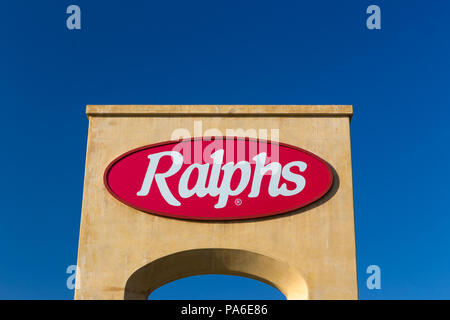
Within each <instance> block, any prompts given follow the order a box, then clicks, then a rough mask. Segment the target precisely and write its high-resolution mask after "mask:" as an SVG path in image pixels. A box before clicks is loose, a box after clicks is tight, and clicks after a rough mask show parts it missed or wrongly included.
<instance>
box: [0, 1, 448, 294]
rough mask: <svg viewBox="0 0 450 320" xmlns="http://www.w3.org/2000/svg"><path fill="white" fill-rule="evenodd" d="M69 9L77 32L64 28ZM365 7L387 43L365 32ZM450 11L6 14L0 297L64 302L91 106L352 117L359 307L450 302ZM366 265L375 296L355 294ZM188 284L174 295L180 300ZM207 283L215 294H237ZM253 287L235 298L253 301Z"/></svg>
mask: <svg viewBox="0 0 450 320" xmlns="http://www.w3.org/2000/svg"><path fill="white" fill-rule="evenodd" d="M70 4H77V5H79V6H80V7H81V12H82V21H81V24H82V29H81V30H78V31H69V30H68V29H67V28H66V21H65V20H66V17H67V15H66V13H65V12H66V8H67V6H68V5H70ZM370 4H377V5H379V6H380V7H381V15H382V30H378V31H370V30H368V29H367V28H366V26H365V19H366V17H367V15H366V13H365V11H366V8H367V6H368V5H370ZM449 11H450V2H448V1H425V0H422V1H416V0H408V1H380V0H377V1H365V0H355V1H331V0H330V1H321V0H316V1H299V0H297V1H262V0H247V1H235V0H227V1H211V0H208V1H196V0H191V1H132V0H129V1H112V0H109V1H86V0H72V1H61V0H58V1H28V2H25V1H12V0H8V1H2V6H1V10H0V33H1V50H0V70H1V72H0V93H1V95H0V99H1V111H2V119H3V121H2V125H1V126H0V133H1V141H2V157H1V158H0V161H1V168H2V174H1V177H2V183H1V184H0V194H1V202H2V206H1V218H2V222H1V223H0V252H1V255H0V298H3V299H5V298H17V299H49V298H52V299H71V298H72V297H73V291H70V290H68V289H66V278H67V275H66V273H65V270H66V267H67V266H68V265H71V264H75V263H76V256H77V244H78V233H79V223H80V212H81V201H82V188H83V174H84V161H85V149H86V137H87V129H88V127H87V126H88V121H87V118H86V116H85V113H84V112H85V105H86V104H352V105H354V109H355V115H354V118H353V121H352V125H351V130H352V132H351V134H352V152H353V154H352V155H353V173H354V187H355V192H354V196H355V215H356V235H357V259H358V276H359V293H360V298H362V299H378V298H386V299H395V298H402V299H410V298H438V299H439V298H447V299H448V298H450V290H449V288H450V254H449V252H450V250H449V248H448V246H449V242H450V241H449V240H450V234H449V232H448V230H449V226H450V216H449V214H450V210H449V208H448V198H449V197H448V192H449V184H448V182H449V181H450V173H449V170H448V167H449V160H450V159H449V155H450V153H449V149H448V145H449V142H448V140H449V138H450V134H449V125H448V118H449V116H450V111H449V105H450V95H449V89H450V59H449V57H450V37H449V31H450V27H449V24H450V18H449ZM371 264H377V265H379V266H380V267H381V270H382V289H381V290H379V291H369V290H368V289H367V288H366V286H365V281H366V277H367V275H366V273H365V270H366V268H367V266H368V265H371ZM189 281H191V280H189ZM189 281H187V284H184V285H183V284H180V285H179V286H178V287H171V288H172V289H171V290H172V291H170V288H168V289H167V290H168V292H169V295H170V293H172V294H173V296H174V297H179V296H180V294H184V296H186V295H187V296H188V292H189V283H190V282H189ZM199 281H200V282H199V285H205V281H210V280H208V278H207V280H199ZM214 281H217V282H214ZM214 281H213V282H212V283H213V284H214V283H217V284H218V285H217V286H212V289H211V290H212V291H213V292H212V293H211V295H212V296H214V297H220V296H221V294H220V290H221V285H229V286H233V285H236V286H235V288H236V287H238V285H239V284H240V283H241V282H240V281H241V279H236V280H228V281H222V282H220V281H221V280H220V279H219V280H217V279H216V280H214ZM250 282H251V281H250ZM250 282H246V285H247V286H248V288H247V289H246V290H244V291H245V292H247V295H245V296H236V298H240V297H252V294H255V297H258V296H257V294H258V292H260V290H262V289H261V288H260V286H259V285H254V284H251V283H250ZM180 283H181V282H180ZM184 283H186V281H185V282H184ZM174 285H175V284H174ZM252 288H253V289H252ZM167 290H166V291H167ZM252 290H253V291H252ZM166 293H167V292H166ZM166 296H168V295H167V294H166ZM223 296H224V297H225V296H226V295H225V294H224V295H223ZM271 296H272V297H274V298H276V297H277V296H276V294H272V295H271Z"/></svg>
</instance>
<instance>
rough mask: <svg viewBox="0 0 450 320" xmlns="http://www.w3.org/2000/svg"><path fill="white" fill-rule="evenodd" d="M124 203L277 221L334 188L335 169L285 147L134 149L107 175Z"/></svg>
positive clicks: (229, 142)
mask: <svg viewBox="0 0 450 320" xmlns="http://www.w3.org/2000/svg"><path fill="white" fill-rule="evenodd" d="M104 182H105V186H106V188H107V189H108V190H109V192H110V193H111V194H112V195H113V196H114V197H115V198H117V199H118V200H120V201H121V202H123V203H125V204H126V205H129V206H131V207H133V208H136V209H138V210H142V211H145V212H149V213H154V214H157V215H161V216H167V217H174V218H180V219H194V220H232V219H250V218H258V217H265V216H271V215H275V214H280V213H284V212H289V211H293V210H296V209H298V208H301V207H304V206H306V205H308V204H310V203H312V202H314V201H316V200H318V199H319V198H321V197H322V196H324V195H325V194H326V193H327V192H328V190H329V189H330V188H331V185H332V183H333V175H332V173H331V169H330V167H329V165H328V164H327V163H326V162H325V161H324V160H322V159H321V158H319V157H318V156H316V155H314V154H312V153H310V152H308V151H305V150H302V149H300V148H297V147H294V146H291V145H287V144H284V143H278V142H272V141H267V140H257V139H251V138H236V137H220V138H217V137H216V138H214V137H202V138H191V139H185V140H180V141H168V142H162V143H158V144H153V145H149V146H145V147H142V148H138V149H134V150H131V151H129V152H127V153H125V154H123V155H121V156H120V157H118V158H117V159H115V160H114V161H113V162H112V163H111V164H110V165H109V166H108V168H107V169H106V171H105V174H104Z"/></svg>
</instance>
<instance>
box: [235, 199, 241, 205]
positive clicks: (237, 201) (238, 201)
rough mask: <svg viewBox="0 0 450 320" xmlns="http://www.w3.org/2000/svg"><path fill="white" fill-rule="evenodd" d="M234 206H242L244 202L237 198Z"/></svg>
mask: <svg viewBox="0 0 450 320" xmlns="http://www.w3.org/2000/svg"><path fill="white" fill-rule="evenodd" d="M234 204H235V205H237V206H240V205H241V204H242V200H241V199H239V198H237V199H236V200H234Z"/></svg>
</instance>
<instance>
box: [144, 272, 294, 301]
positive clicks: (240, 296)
mask: <svg viewBox="0 0 450 320" xmlns="http://www.w3.org/2000/svg"><path fill="white" fill-rule="evenodd" d="M173 299H175V300H286V297H285V296H284V294H283V293H282V292H281V291H280V290H278V289H277V288H274V287H272V286H269V285H268V284H266V283H264V282H261V281H258V280H254V279H251V278H247V277H241V276H232V275H223V274H220V275H217V274H208V275H197V276H190V277H185V278H182V279H178V280H175V281H172V282H169V283H167V284H165V285H163V286H161V287H159V288H157V289H155V290H154V291H153V292H152V293H150V296H149V297H148V300H173Z"/></svg>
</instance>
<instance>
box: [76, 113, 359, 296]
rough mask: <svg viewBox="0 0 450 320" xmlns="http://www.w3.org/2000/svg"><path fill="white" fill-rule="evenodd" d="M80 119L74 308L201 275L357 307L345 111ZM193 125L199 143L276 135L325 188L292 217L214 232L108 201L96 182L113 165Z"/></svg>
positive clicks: (211, 226)
mask: <svg viewBox="0 0 450 320" xmlns="http://www.w3.org/2000/svg"><path fill="white" fill-rule="evenodd" d="M87 115H88V118H89V134H88V145H87V157H86V172H85V183H84V194H83V209H82V217H81V230H80V241H79V251H78V267H79V271H78V273H77V284H76V286H77V289H76V291H75V298H76V299H124V298H125V299H146V298H147V296H148V294H149V293H151V291H153V290H154V289H156V288H158V287H159V286H161V285H163V284H165V283H167V282H170V281H173V280H176V279H179V278H182V277H186V276H191V275H197V274H208V273H210V274H232V275H242V276H247V277H250V278H254V279H257V280H260V281H263V282H266V283H268V284H270V285H272V286H274V287H276V288H278V289H279V290H280V291H281V292H283V293H284V294H285V295H286V297H287V298H288V299H357V298H358V291H357V280H356V258H355V234H354V217H353V190H352V166H351V150H350V128H349V125H350V118H351V116H352V107H351V106H291V105H289V106H216V105H213V106H143V105H140V106H110V105H105V106H88V107H87ZM199 121H201V122H199ZM199 124H201V130H202V134H204V135H212V134H211V133H209V134H208V132H207V130H208V129H216V130H220V131H221V132H223V133H224V135H225V133H226V129H233V130H237V129H238V128H241V129H243V131H242V134H241V136H248V135H253V133H252V132H253V131H252V130H249V129H255V131H256V132H258V130H259V129H266V130H267V132H268V134H269V136H268V137H266V138H268V139H271V138H272V139H273V137H271V136H270V132H271V129H278V130H279V141H281V142H284V143H287V144H290V145H294V146H298V147H300V148H302V149H305V150H308V151H311V152H313V153H315V154H316V155H318V156H319V157H321V158H322V159H324V160H325V161H327V162H328V163H329V164H330V166H331V167H332V169H333V174H334V184H333V187H332V189H331V190H330V192H328V194H327V195H326V196H325V197H323V198H321V199H320V200H319V201H316V202H314V203H312V204H310V205H308V206H306V207H304V208H301V209H298V210H297V211H294V212H290V213H286V214H281V215H277V216H272V217H268V218H260V219H252V220H241V221H224V222H220V221H215V222H211V221H200V222H199V221H188V220H180V219H173V218H166V217H162V216H156V215H152V214H149V213H145V212H141V211H138V210H136V209H133V208H131V207H129V206H127V205H125V204H123V203H121V202H119V201H118V200H116V199H115V198H114V197H113V196H112V195H111V194H110V193H108V191H107V190H106V188H105V186H104V184H103V173H104V171H105V168H106V167H107V166H108V164H109V163H110V162H111V161H112V160H113V159H115V158H116V157H118V156H119V155H121V154H123V153H125V152H127V151H129V150H131V149H134V148H137V147H141V146H145V145H149V144H153V143H157V142H160V141H168V140H171V139H172V138H173V137H172V134H173V132H174V130H176V129H180V128H184V129H186V130H187V131H188V132H190V134H191V135H192V136H193V135H194V134H197V133H194V126H196V128H197V130H199ZM247 130H249V131H247ZM213 134H214V133H213ZM260 138H261V137H260ZM193 290H195V288H193Z"/></svg>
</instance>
